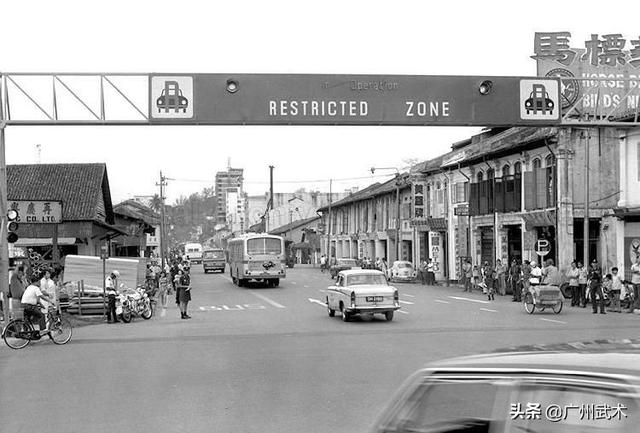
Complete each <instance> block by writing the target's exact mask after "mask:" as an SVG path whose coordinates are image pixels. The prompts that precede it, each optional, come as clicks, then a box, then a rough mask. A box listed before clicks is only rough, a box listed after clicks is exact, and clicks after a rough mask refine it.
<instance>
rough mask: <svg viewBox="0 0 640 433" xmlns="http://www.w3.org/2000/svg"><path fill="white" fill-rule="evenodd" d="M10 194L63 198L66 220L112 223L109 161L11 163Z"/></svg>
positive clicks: (16, 197)
mask: <svg viewBox="0 0 640 433" xmlns="http://www.w3.org/2000/svg"><path fill="white" fill-rule="evenodd" d="M7 195H8V199H9V200H59V201H62V218H63V220H65V221H96V220H98V221H99V220H102V221H103V222H104V221H105V220H106V222H107V223H109V224H113V209H112V206H111V192H110V191H109V180H108V178H107V166H106V164H102V163H97V164H20V165H8V166H7ZM101 197H103V200H104V203H103V204H101V203H99V201H100V198H101Z"/></svg>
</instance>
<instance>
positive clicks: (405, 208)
mask: <svg viewBox="0 0 640 433" xmlns="http://www.w3.org/2000/svg"><path fill="white" fill-rule="evenodd" d="M412 199H413V195H412V188H411V177H410V176H409V175H408V174H402V175H400V176H398V177H396V178H394V179H391V180H390V181H388V182H385V183H382V184H380V183H375V184H373V185H370V186H369V187H367V188H365V189H363V190H360V191H358V192H355V193H353V194H351V195H349V196H347V197H345V198H344V199H342V200H339V201H337V202H335V203H332V205H331V209H329V206H324V207H321V208H320V209H318V212H319V213H321V215H322V228H323V229H324V235H323V236H322V237H321V244H322V253H323V254H327V255H328V256H330V257H336V258H343V257H348V258H359V259H361V258H364V257H370V258H372V259H373V260H375V258H386V259H387V260H388V261H389V262H390V263H391V262H393V261H395V260H411V258H412V257H413V255H414V237H413V231H412V229H411V226H410V219H411V202H412ZM398 215H399V218H398ZM397 221H399V224H398V223H397ZM398 239H399V241H398Z"/></svg>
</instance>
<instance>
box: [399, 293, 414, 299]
mask: <svg viewBox="0 0 640 433" xmlns="http://www.w3.org/2000/svg"><path fill="white" fill-rule="evenodd" d="M400 296H408V297H409V298H415V296H414V295H410V294H408V293H403V294H401V295H400Z"/></svg>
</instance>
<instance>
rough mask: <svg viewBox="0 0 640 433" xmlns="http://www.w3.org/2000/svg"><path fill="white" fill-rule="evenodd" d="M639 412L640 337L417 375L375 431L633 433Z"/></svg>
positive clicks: (524, 352) (479, 358)
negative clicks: (639, 338) (638, 338)
mask: <svg viewBox="0 0 640 433" xmlns="http://www.w3.org/2000/svg"><path fill="white" fill-rule="evenodd" d="M639 409H640V340H618V341H616V340H598V341H593V342H580V343H567V344H555V345H550V346H544V345H535V346H534V345H530V346H525V347H520V348H511V349H507V350H506V351H503V352H501V353H492V354H485V355H475V356H468V357H462V358H456V359H451V360H446V361H440V362H437V363H433V364H430V365H428V366H427V367H425V368H423V369H421V370H418V371H417V372H416V373H414V374H413V375H412V376H411V377H410V378H409V379H407V380H406V381H405V383H404V384H403V385H402V387H401V388H400V390H399V391H398V392H397V394H396V395H395V397H393V398H392V401H391V403H390V404H389V405H388V406H387V408H386V409H385V410H384V411H383V412H382V413H381V415H380V417H379V418H378V419H377V420H376V422H375V424H374V426H373V428H372V429H371V430H370V431H371V433H383V432H385V433H386V432H394V433H405V432H431V433H442V432H487V433H511V432H530V433H551V432H569V433H591V432H593V433H595V432H614V431H615V432H624V433H631V432H636V431H638V425H640V424H639V423H640V410H639Z"/></svg>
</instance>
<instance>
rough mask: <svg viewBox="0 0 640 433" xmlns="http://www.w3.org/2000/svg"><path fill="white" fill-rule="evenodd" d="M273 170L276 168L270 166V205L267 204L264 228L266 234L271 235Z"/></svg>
mask: <svg viewBox="0 0 640 433" xmlns="http://www.w3.org/2000/svg"><path fill="white" fill-rule="evenodd" d="M273 169H274V166H273V165H270V166H269V203H268V204H267V224H266V226H265V228H264V231H265V232H266V233H269V211H270V210H273Z"/></svg>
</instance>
